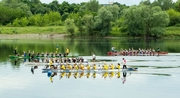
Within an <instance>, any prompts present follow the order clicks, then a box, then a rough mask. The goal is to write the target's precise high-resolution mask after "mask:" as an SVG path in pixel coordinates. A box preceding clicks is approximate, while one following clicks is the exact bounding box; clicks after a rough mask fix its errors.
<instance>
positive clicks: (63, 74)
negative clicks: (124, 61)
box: [45, 71, 132, 84]
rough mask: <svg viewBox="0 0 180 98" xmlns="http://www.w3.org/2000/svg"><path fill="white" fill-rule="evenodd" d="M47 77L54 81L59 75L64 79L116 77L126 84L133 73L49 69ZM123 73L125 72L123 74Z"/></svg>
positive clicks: (60, 78)
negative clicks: (56, 70) (55, 70)
mask: <svg viewBox="0 0 180 98" xmlns="http://www.w3.org/2000/svg"><path fill="white" fill-rule="evenodd" d="M45 74H47V77H48V78H49V79H50V82H53V78H54V77H55V76H59V80H62V79H70V78H74V79H81V78H86V79H90V78H91V79H96V78H102V79H104V80H106V79H112V78H116V79H121V80H122V83H123V84H124V83H125V82H126V78H127V76H130V75H131V74H132V72H131V71H118V72H113V71H111V72H108V71H105V72H83V71H82V72H77V71H76V72H61V73H59V75H58V73H57V72H50V71H48V72H47V73H45ZM121 74H123V75H122V76H121Z"/></svg>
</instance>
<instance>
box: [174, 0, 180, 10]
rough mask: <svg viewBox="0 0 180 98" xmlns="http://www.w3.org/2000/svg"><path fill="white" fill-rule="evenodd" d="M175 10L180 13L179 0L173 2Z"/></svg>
mask: <svg viewBox="0 0 180 98" xmlns="http://www.w3.org/2000/svg"><path fill="white" fill-rule="evenodd" d="M175 9H176V10H177V11H179V12H180V0H177V1H176V2H175Z"/></svg>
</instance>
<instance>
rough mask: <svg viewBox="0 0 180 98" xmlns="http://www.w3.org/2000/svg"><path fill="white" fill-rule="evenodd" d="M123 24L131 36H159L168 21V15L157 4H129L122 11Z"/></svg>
mask: <svg viewBox="0 0 180 98" xmlns="http://www.w3.org/2000/svg"><path fill="white" fill-rule="evenodd" d="M124 15H125V16H124V17H125V18H124V19H125V21H124V25H125V26H126V27H127V32H128V34H129V35H131V36H134V37H135V36H139V35H144V36H145V38H146V39H147V38H149V37H150V36H152V37H161V35H162V34H163V33H164V32H165V27H166V26H167V25H168V23H169V16H168V14H167V13H166V12H165V11H162V9H161V8H160V7H158V6H156V7H150V6H147V5H139V6H131V7H130V8H128V9H127V10H125V12H124Z"/></svg>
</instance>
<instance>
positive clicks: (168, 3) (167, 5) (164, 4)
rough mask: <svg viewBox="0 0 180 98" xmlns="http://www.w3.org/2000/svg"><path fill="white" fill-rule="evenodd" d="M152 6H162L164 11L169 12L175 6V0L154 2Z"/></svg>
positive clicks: (157, 0)
mask: <svg viewBox="0 0 180 98" xmlns="http://www.w3.org/2000/svg"><path fill="white" fill-rule="evenodd" d="M152 6H160V7H161V9H162V10H168V9H170V8H172V7H173V6H174V5H173V0H154V2H153V3H152Z"/></svg>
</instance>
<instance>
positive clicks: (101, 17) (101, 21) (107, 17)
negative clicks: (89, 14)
mask: <svg viewBox="0 0 180 98" xmlns="http://www.w3.org/2000/svg"><path fill="white" fill-rule="evenodd" d="M112 18H113V15H112V13H111V12H110V11H108V10H107V9H106V8H105V7H101V8H100V9H99V11H98V14H97V16H96V17H95V29H96V31H98V32H99V34H98V35H100V36H107V35H108V34H109V33H110V30H111V23H110V22H111V20H112Z"/></svg>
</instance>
